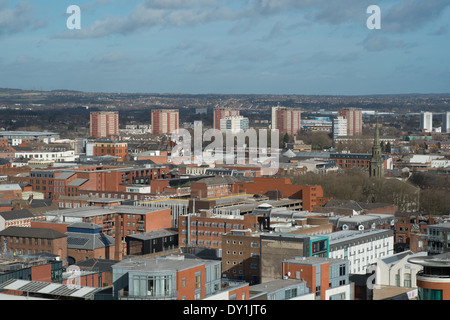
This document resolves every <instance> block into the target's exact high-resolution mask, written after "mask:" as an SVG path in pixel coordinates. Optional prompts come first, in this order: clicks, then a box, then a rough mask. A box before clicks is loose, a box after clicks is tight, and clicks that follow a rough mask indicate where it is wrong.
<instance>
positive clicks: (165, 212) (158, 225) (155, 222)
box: [145, 209, 172, 232]
mask: <svg viewBox="0 0 450 320" xmlns="http://www.w3.org/2000/svg"><path fill="white" fill-rule="evenodd" d="M145 226H146V230H145V231H146V232H147V231H152V230H157V229H165V228H171V227H172V216H171V210H170V209H161V210H158V211H155V212H152V213H151V214H146V215H145Z"/></svg>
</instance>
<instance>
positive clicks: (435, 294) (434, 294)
mask: <svg viewBox="0 0 450 320" xmlns="http://www.w3.org/2000/svg"><path fill="white" fill-rule="evenodd" d="M418 293H419V300H442V290H434V289H425V288H421V287H419V288H418Z"/></svg>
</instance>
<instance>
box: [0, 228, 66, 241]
mask: <svg viewBox="0 0 450 320" xmlns="http://www.w3.org/2000/svg"><path fill="white" fill-rule="evenodd" d="M0 236H8V237H24V238H44V239H58V238H64V237H66V235H65V234H64V233H61V232H58V231H56V230H53V229H47V228H27V227H8V228H6V229H5V230H2V231H0Z"/></svg>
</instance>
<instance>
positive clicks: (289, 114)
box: [272, 106, 302, 136]
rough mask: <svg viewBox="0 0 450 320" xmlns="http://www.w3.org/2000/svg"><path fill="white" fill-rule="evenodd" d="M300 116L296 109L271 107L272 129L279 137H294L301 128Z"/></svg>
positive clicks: (300, 112)
mask: <svg viewBox="0 0 450 320" xmlns="http://www.w3.org/2000/svg"><path fill="white" fill-rule="evenodd" d="M301 114H302V110H301V109H298V108H286V107H280V106H278V107H272V129H277V130H278V131H279V134H280V136H282V135H284V134H286V133H287V134H289V135H291V136H292V135H296V134H297V133H298V132H299V131H300V130H301V128H302V123H301Z"/></svg>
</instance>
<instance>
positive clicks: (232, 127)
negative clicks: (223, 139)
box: [220, 116, 249, 133]
mask: <svg viewBox="0 0 450 320" xmlns="http://www.w3.org/2000/svg"><path fill="white" fill-rule="evenodd" d="M248 128H249V120H248V118H247V117H244V116H227V117H225V118H222V119H220V130H221V131H222V132H231V133H236V132H239V131H240V130H242V131H247V130H248Z"/></svg>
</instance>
